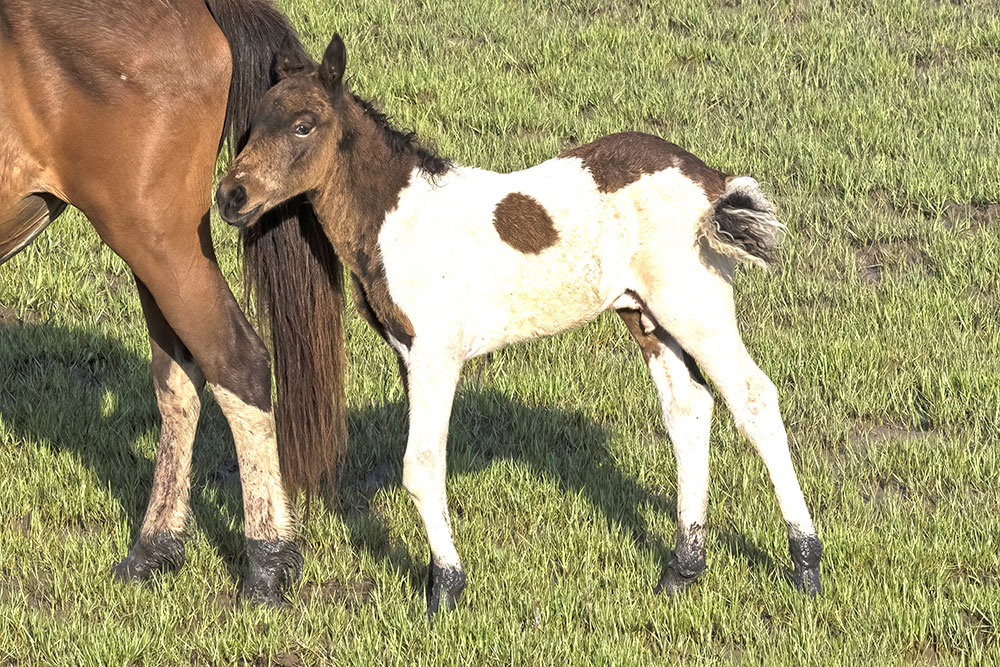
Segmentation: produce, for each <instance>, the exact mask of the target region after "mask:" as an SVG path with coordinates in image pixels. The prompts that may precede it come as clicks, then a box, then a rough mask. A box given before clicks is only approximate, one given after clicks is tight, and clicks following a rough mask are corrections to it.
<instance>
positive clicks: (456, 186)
mask: <svg viewBox="0 0 1000 667" xmlns="http://www.w3.org/2000/svg"><path fill="white" fill-rule="evenodd" d="M512 192H516V193H521V194H525V195H528V196H530V197H532V198H534V199H535V200H536V201H537V202H538V203H539V204H541V205H542V206H543V207H544V208H545V210H546V211H547V212H548V213H549V215H550V216H551V218H552V220H553V222H554V226H555V228H556V231H557V232H558V235H559V239H558V241H557V242H556V243H555V245H553V246H551V247H549V248H546V249H544V250H542V251H541V252H540V253H538V254H530V253H524V252H521V251H520V250H517V249H515V248H514V247H512V246H510V245H508V244H507V243H505V242H503V241H502V240H501V239H500V237H499V235H498V234H497V230H496V228H495V227H494V224H493V213H494V208H495V207H496V205H497V202H499V201H500V200H501V199H503V197H505V196H506V195H508V194H510V193H512ZM663 192H669V193H672V196H671V197H670V198H664V197H663V196H662V194H661V193H663ZM651 193H654V194H652V195H651ZM709 205H710V202H709V201H708V199H707V198H706V197H705V193H704V191H703V190H702V189H701V188H700V187H699V186H698V185H697V184H695V183H693V182H692V181H691V180H689V179H688V178H686V177H685V176H684V175H683V174H681V172H680V171H679V170H678V169H667V170H664V171H661V172H657V173H655V174H647V175H645V176H643V177H641V178H640V179H639V180H638V181H636V182H635V183H633V184H631V185H628V186H626V187H624V188H622V189H621V190H618V191H616V192H613V193H609V194H602V193H601V192H600V191H599V190H598V188H597V185H596V183H595V182H594V179H593V177H592V176H591V175H590V172H589V171H588V170H586V169H585V168H584V167H583V165H582V163H581V160H580V159H579V158H554V159H552V160H548V161H547V162H543V163H542V164H539V165H537V166H535V167H532V168H530V169H526V170H524V171H518V172H514V173H511V174H498V173H496V172H491V171H485V170H482V169H475V168H468V167H456V168H454V169H452V170H451V171H449V172H448V173H447V174H445V175H444V176H442V177H439V178H436V179H435V178H431V177H427V176H426V175H424V174H423V173H422V172H420V171H419V170H415V171H414V173H413V174H412V176H411V182H410V185H409V186H408V187H407V188H406V189H404V190H403V191H402V193H401V194H400V199H399V203H398V205H397V207H396V209H395V210H394V211H392V212H391V213H390V214H389V215H388V216H387V217H386V220H385V223H384V224H383V227H382V231H381V233H380V235H379V247H380V248H381V250H382V258H383V262H384V265H385V274H386V279H387V283H388V286H389V291H390V293H391V294H392V298H393V300H394V301H395V302H396V303H397V304H398V305H399V306H400V308H401V309H402V310H403V312H405V313H406V314H407V316H408V317H409V318H410V321H411V322H412V323H413V326H414V330H415V332H416V335H417V338H418V339H419V342H420V347H421V349H423V348H425V347H426V346H431V345H433V346H434V347H435V348H437V349H439V350H441V351H443V350H444V349H447V351H448V352H449V353H451V354H453V355H454V356H455V358H456V359H459V360H462V361H464V360H466V359H470V358H473V357H475V356H477V355H480V354H485V353H487V352H490V351H492V350H495V349H497V348H500V347H503V346H504V345H507V344H510V343H514V342H519V341H525V340H531V339H533V338H538V337H540V336H547V335H552V334H555V333H559V332H561V331H565V330H567V329H570V328H573V327H576V326H579V325H581V324H584V323H586V322H589V321H591V320H593V319H594V318H596V317H597V316H598V315H600V314H601V313H602V312H604V311H605V310H607V309H608V308H610V307H611V306H612V305H615V304H616V302H619V301H620V302H621V303H619V304H618V305H620V306H623V305H629V304H634V300H633V299H631V298H630V297H628V296H626V295H625V293H626V291H632V292H635V293H637V294H639V295H645V294H647V293H648V292H649V289H647V288H646V286H645V285H644V284H643V278H642V277H641V275H642V274H643V270H642V266H641V264H642V259H643V254H642V252H641V250H642V246H649V245H650V244H653V245H655V246H656V249H655V254H656V261H657V264H658V265H659V268H662V267H675V268H676V270H674V271H671V273H674V274H675V276H674V277H673V278H671V277H669V276H661V278H663V279H669V280H671V282H672V283H674V284H675V285H676V287H677V288H680V289H681V290H682V292H681V294H684V291H683V290H684V288H685V285H684V283H686V282H689V281H690V280H691V279H692V278H694V277H696V276H695V275H693V273H692V271H691V270H690V269H691V266H689V265H690V264H691V263H692V261H697V260H696V258H695V257H694V255H695V253H694V252H693V250H694V247H695V244H696V234H697V224H698V222H699V220H700V219H701V216H702V214H703V213H704V212H705V211H706V210H707V209H708V208H709ZM640 239H641V242H640ZM701 268H702V270H701V271H699V272H698V273H705V271H704V267H701ZM697 277H699V278H702V277H703V276H697ZM704 277H707V278H709V280H707V281H706V282H707V283H711V284H699V285H698V289H699V290H706V289H713V290H719V289H721V290H723V291H724V292H725V291H728V282H727V281H726V280H725V279H723V278H721V277H720V276H715V277H714V278H713V277H712V276H704ZM686 296H687V297H688V298H691V299H692V301H697V300H698V296H697V295H692V294H687V295H686ZM632 307H637V306H635V305H633V306H632ZM395 347H396V348H397V350H398V351H399V352H400V354H401V355H402V356H403V358H404V359H406V358H407V357H408V353H409V351H408V350H407V349H406V348H404V347H402V346H399V345H396V346H395Z"/></svg>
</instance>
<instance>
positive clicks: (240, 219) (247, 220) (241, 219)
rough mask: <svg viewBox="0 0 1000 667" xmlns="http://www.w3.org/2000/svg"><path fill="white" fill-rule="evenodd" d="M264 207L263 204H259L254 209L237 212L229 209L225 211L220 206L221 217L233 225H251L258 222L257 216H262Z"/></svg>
mask: <svg viewBox="0 0 1000 667" xmlns="http://www.w3.org/2000/svg"><path fill="white" fill-rule="evenodd" d="M263 207H264V205H263V204H257V205H256V206H254V207H253V208H252V209H250V210H249V211H246V212H244V213H235V212H229V211H227V212H225V213H224V212H223V211H222V209H221V208H220V209H219V217H220V218H222V219H223V220H225V221H226V222H227V223H229V224H230V225H231V226H233V227H249V226H250V225H251V224H253V223H254V222H256V220H257V218H259V217H260V214H261V209H262V208H263Z"/></svg>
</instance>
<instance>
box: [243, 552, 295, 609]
mask: <svg viewBox="0 0 1000 667" xmlns="http://www.w3.org/2000/svg"><path fill="white" fill-rule="evenodd" d="M247 560H248V562H249V567H248V568H247V578H246V580H245V581H244V582H243V590H242V591H241V593H240V599H241V600H244V601H246V602H249V603H251V604H265V605H268V606H271V607H283V606H284V605H285V603H286V600H285V591H286V590H288V588H289V587H290V586H291V585H292V584H294V583H295V582H297V581H298V580H299V577H301V576H302V554H301V553H300V552H299V547H298V546H297V545H296V544H295V542H292V541H291V540H247Z"/></svg>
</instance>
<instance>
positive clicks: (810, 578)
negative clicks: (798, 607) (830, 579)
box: [788, 533, 823, 597]
mask: <svg viewBox="0 0 1000 667" xmlns="http://www.w3.org/2000/svg"><path fill="white" fill-rule="evenodd" d="M788 550H789V551H790V552H791V554H792V566H793V567H792V574H791V577H792V585H793V586H795V588H797V589H798V590H800V591H802V592H803V593H806V594H808V595H809V596H813V597H814V596H816V595H819V594H820V593H822V592H823V588H822V586H821V585H820V583H819V561H820V556H821V555H822V553H823V545H822V544H821V543H820V541H819V538H818V537H816V536H815V535H803V534H799V533H792V534H790V535H789V536H788Z"/></svg>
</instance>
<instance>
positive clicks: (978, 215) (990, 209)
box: [941, 200, 1000, 233]
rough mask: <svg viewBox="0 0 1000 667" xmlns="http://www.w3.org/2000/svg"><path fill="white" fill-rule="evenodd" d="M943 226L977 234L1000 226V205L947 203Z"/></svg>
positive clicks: (942, 215)
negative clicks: (988, 228)
mask: <svg viewBox="0 0 1000 667" xmlns="http://www.w3.org/2000/svg"><path fill="white" fill-rule="evenodd" d="M941 224H943V225H944V227H945V229H960V230H963V231H964V230H968V231H969V232H971V233H976V232H979V231H982V230H984V229H985V228H987V227H990V226H994V225H1000V204H996V203H981V204H974V203H966V204H960V203H958V202H954V201H950V200H949V201H946V202H945V204H944V212H943V213H942V214H941Z"/></svg>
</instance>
